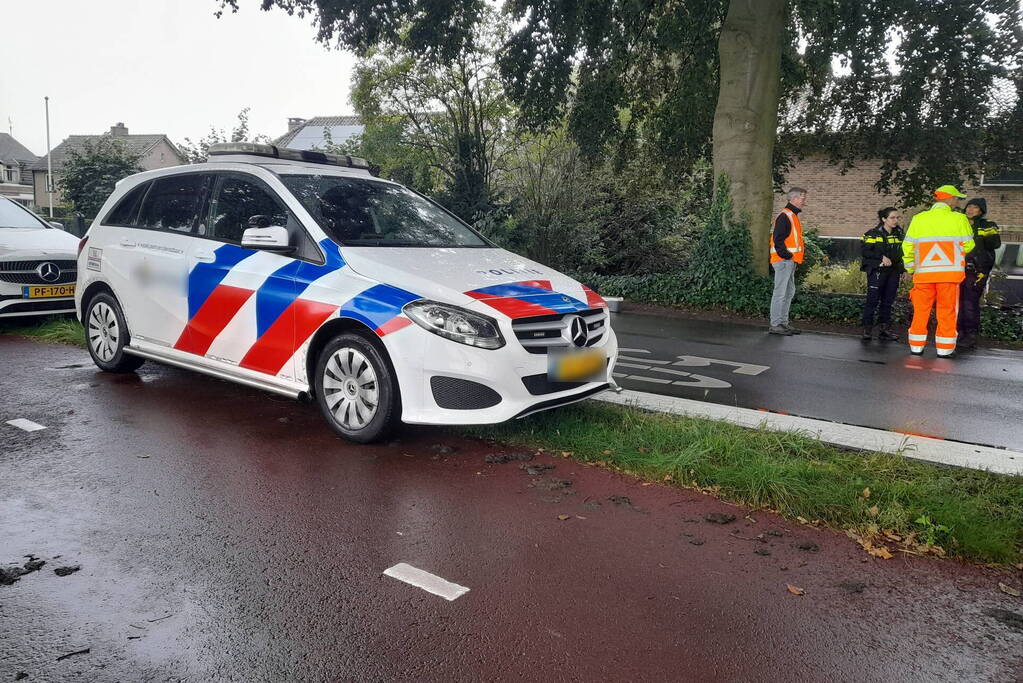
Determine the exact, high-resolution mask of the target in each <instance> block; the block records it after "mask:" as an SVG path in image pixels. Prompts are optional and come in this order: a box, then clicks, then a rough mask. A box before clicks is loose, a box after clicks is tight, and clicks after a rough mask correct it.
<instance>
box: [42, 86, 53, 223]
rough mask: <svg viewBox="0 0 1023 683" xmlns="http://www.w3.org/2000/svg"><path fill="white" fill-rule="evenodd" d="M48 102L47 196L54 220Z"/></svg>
mask: <svg viewBox="0 0 1023 683" xmlns="http://www.w3.org/2000/svg"><path fill="white" fill-rule="evenodd" d="M43 99H44V100H46V196H47V198H48V202H49V204H50V218H53V157H52V156H51V155H50V96H49V95H47V96H46V97H44V98H43Z"/></svg>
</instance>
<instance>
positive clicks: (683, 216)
mask: <svg viewBox="0 0 1023 683" xmlns="http://www.w3.org/2000/svg"><path fill="white" fill-rule="evenodd" d="M515 149H516V151H515V153H514V154H512V155H510V156H509V158H508V170H507V171H506V172H505V173H504V174H502V176H501V184H500V190H501V194H502V196H504V197H508V198H509V199H510V201H509V204H508V205H507V206H504V207H501V208H500V209H498V210H496V211H493V212H490V213H488V214H486V215H484V216H481V217H480V218H479V219H478V220H477V222H476V227H477V228H479V229H480V230H481V231H483V232H484V234H486V235H487V236H488V237H490V238H491V239H493V240H494V241H496V242H497V243H498V244H500V245H502V246H504V247H506V248H508V249H510V250H512V251H515V252H517V253H521V254H524V255H526V256H528V257H529V258H532V259H534V260H536V261H540V262H541V263H545V264H547V265H551V266H553V267H556V268H559V269H562V270H584V271H592V272H597V273H627V274H636V273H651V272H672V271H677V270H680V269H682V268H684V267H685V264H686V263H687V262H688V261H689V258H690V254H691V252H692V251H693V249H694V248H695V246H696V241H697V239H698V234H699V230H700V226H701V223H702V221H703V220H704V216H705V214H706V211H707V206H708V203H709V202H708V198H709V190H710V166H709V164H708V163H706V162H701V163H699V164H697V165H696V166H695V167H694V168H693V170H692V172H691V173H689V174H688V175H687V176H686V178H685V180H684V181H683V182H682V189H679V187H678V184H677V181H676V180H674V179H669V178H666V177H665V176H664V175H662V174H659V173H656V172H653V169H652V164H651V161H650V160H649V159H646V158H643V157H636V158H631V159H625V160H621V161H620V162H619V163H615V162H613V161H611V160H606V161H605V162H603V163H601V164H588V163H587V162H586V161H585V160H584V159H583V158H582V156H581V154H580V152H579V148H578V146H577V145H576V144H575V143H574V142H572V141H571V139H570V138H569V136H568V135H567V133H566V131H565V130H559V131H553V132H551V133H547V134H542V135H528V134H527V135H523V136H522V137H521V138H520V139H519V141H518V142H517V143H516V144H515Z"/></svg>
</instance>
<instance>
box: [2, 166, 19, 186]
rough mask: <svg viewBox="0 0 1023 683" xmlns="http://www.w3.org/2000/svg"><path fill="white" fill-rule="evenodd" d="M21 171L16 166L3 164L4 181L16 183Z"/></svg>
mask: <svg viewBox="0 0 1023 683" xmlns="http://www.w3.org/2000/svg"><path fill="white" fill-rule="evenodd" d="M20 176H21V173H20V171H19V169H18V167H17V166H4V181H6V182H8V183H17V182H18V178H19V177H20Z"/></svg>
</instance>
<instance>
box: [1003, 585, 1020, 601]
mask: <svg viewBox="0 0 1023 683" xmlns="http://www.w3.org/2000/svg"><path fill="white" fill-rule="evenodd" d="M998 588H999V589H1001V591H1002V592H1003V593H1005V594H1006V595H1011V596H1012V597H1014V598H1018V597H1020V596H1021V595H1023V593H1021V592H1020V590H1019V589H1018V588H1013V587H1012V586H1007V585H1005V584H1004V583H999V584H998Z"/></svg>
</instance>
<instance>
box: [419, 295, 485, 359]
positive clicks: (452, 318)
mask: <svg viewBox="0 0 1023 683" xmlns="http://www.w3.org/2000/svg"><path fill="white" fill-rule="evenodd" d="M403 310H404V311H405V315H407V316H408V317H409V318H410V319H411V320H412V321H413V322H415V323H416V324H417V325H419V326H420V327H422V328H425V329H427V330H429V331H430V332H433V333H434V334H436V335H440V336H441V337H444V338H445V339H450V340H451V341H456V342H458V343H459V344H466V345H468V346H477V347H479V348H481V349H499V348H501V347H502V346H504V337H503V336H501V331H500V330H499V329H498V327H497V321H496V320H494V319H493V318H489V317H487V316H485V315H480V314H479V313H473V312H472V311H467V310H466V309H464V308H460V307H458V306H452V305H451V304H442V303H439V302H437V301H429V300H427V299H420V300H419V301H413V302H411V303H409V304H406V305H405V308H404V309H403Z"/></svg>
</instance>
